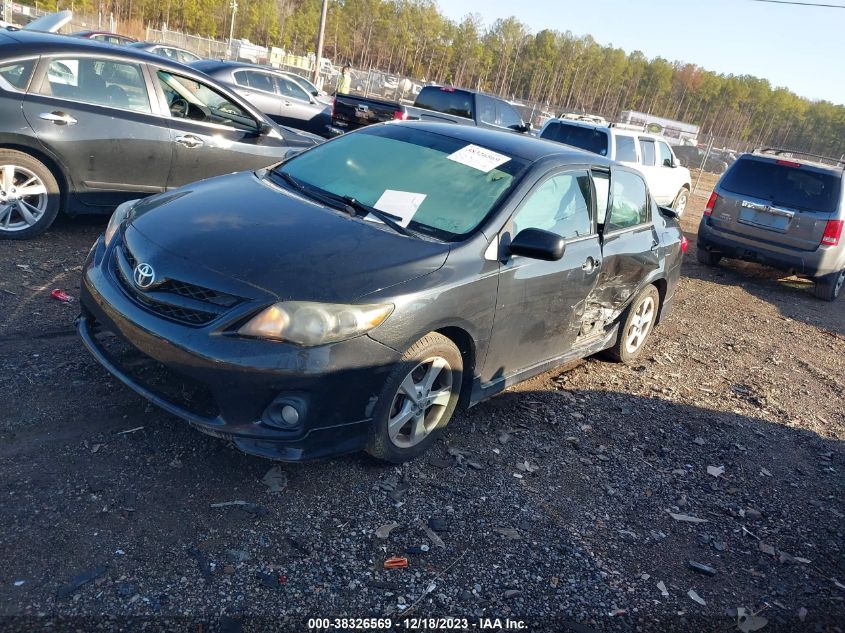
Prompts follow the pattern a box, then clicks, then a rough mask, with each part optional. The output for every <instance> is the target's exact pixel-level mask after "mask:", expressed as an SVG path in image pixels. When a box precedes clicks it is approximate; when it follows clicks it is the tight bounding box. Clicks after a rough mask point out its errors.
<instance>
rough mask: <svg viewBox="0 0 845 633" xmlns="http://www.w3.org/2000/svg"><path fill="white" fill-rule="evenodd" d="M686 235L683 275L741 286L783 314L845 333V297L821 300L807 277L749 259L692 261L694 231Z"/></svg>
mask: <svg viewBox="0 0 845 633" xmlns="http://www.w3.org/2000/svg"><path fill="white" fill-rule="evenodd" d="M686 236H687V239H689V240H690V242H691V244H690V246H691V248H690V250H689V252H688V253H687V255H686V257H685V258H684V264H683V274H684V275H685V276H686V277H690V278H692V279H700V280H703V281H708V282H713V283H717V284H719V285H723V286H737V287H741V288H742V289H743V290H745V291H746V292H748V293H749V294H751V295H753V296H755V297H757V298H758V299H762V300H763V301H766V302H768V303H770V304H772V305H773V306H775V307H776V308H777V309H778V310H779V311H780V313H781V314H782V315H783V316H785V317H788V318H790V319H793V320H794V321H800V322H803V323H806V324H807V325H812V326H814V327H818V328H821V329H823V330H827V331H829V332H832V333H834V334H838V335H840V336H845V297H840V298H839V299H838V300H836V301H833V302H827V301H822V300H821V299H817V298H816V297H815V295H814V294H813V282H811V281H810V280H808V279H800V278H798V277H795V276H793V275H787V274H786V273H784V272H782V271H779V270H776V269H774V268H769V267H767V266H762V265H760V264H754V263H751V262H744V261H740V260H735V259H723V260H722V261H721V262H719V265H718V266H716V267H709V266H705V265H703V264H700V263H698V261H697V260H696V255H695V249H696V246H697V244H696V234H695V233H693V232H687V233H686Z"/></svg>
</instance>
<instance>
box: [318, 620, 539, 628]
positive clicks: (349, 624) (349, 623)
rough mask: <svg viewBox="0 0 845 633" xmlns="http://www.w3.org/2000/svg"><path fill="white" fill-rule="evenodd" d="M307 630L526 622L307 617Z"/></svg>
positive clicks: (504, 625)
mask: <svg viewBox="0 0 845 633" xmlns="http://www.w3.org/2000/svg"><path fill="white" fill-rule="evenodd" d="M307 625H308V629H309V630H317V631H319V630H327V631H328V630H346V631H354V630H367V631H373V630H382V631H385V630H390V629H393V628H400V629H406V630H408V631H446V630H454V631H471V630H479V631H485V630H506V631H527V630H528V625H527V624H526V623H525V621H524V620H515V619H511V618H478V619H476V620H470V619H469V618H452V617H446V618H429V617H418V618H401V619H397V620H393V619H391V618H309V619H308V622H307Z"/></svg>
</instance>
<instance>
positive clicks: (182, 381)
mask: <svg viewBox="0 0 845 633" xmlns="http://www.w3.org/2000/svg"><path fill="white" fill-rule="evenodd" d="M96 337H97V343H98V345H99V347H100V349H101V350H102V351H103V352H104V353H105V354H106V355H107V356H108V357H109V359H110V360H111V361H112V362H113V363H114V364H115V365H116V366H117V367H118V368H119V369H120V371H121V372H122V373H123V374H125V375H126V376H127V377H129V378H130V379H131V380H132V381H133V382H136V383H138V384H140V385H142V386H143V387H146V388H147V389H149V390H150V391H152V392H153V393H155V394H156V395H157V396H159V397H160V398H162V399H164V400H166V401H168V402H170V403H172V404H174V405H176V406H177V407H179V408H181V409H185V410H186V411H189V412H191V413H194V414H196V415H199V416H202V417H205V418H214V417H216V416H217V415H218V414H219V412H220V411H219V409H218V408H217V404H216V403H215V401H214V397H213V396H212V393H211V390H210V389H209V387H208V385H206V384H205V383H202V382H200V381H198V380H194V379H193V378H190V377H187V376H184V375H182V374H180V373H178V372H176V371H173V370H172V369H170V368H169V367H167V366H166V365H163V364H162V363H159V362H158V361H156V360H155V359H153V358H150V357H149V356H147V355H146V354H144V353H143V352H141V351H140V350H138V348H136V347H134V346H133V345H131V344H130V343H128V342H127V341H125V340H124V339H123V338H121V337H119V336H117V335H115V334H113V333H111V332H108V331H101V332H99V333H98V334H97V336H96Z"/></svg>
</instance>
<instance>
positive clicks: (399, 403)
mask: <svg viewBox="0 0 845 633" xmlns="http://www.w3.org/2000/svg"><path fill="white" fill-rule="evenodd" d="M436 367H439V369H438V370H437V371H436V373H435V374H434V375H433V380H434V382H433V383H430V387H431V388H430V390H429V389H428V388H427V387H426V380H427V379H429V378H432V375H431V374H430V373H429V372H432V371H434V369H435V368H436ZM409 381H410V382H409ZM462 384H463V358H462V357H461V352H460V350H459V349H458V348H457V347H456V346H455V344H454V343H453V342H452V341H451V340H449V339H448V338H446V337H445V336H443V335H442V334H438V333H437V332H431V333H429V334H426V335H425V336H424V337H422V338H421V339H420V340H419V341H417V342H416V343H414V344H413V345H412V346H411V347H410V349H408V351H406V352H405V353H404V354H402V358H401V359H400V360H399V363H398V364H397V366H396V368H395V369H394V370H393V371H392V372H391V373H390V375H389V376H388V378H387V382H386V383H385V385H384V388H383V389H382V392H381V394H380V395H379V397H378V400H377V402H376V406H375V408H374V410H373V423H372V425H371V427H370V437H369V440H368V442H367V449H366V450H367V452H368V453H369V454H370V455H372V456H373V457H376V458H378V459H382V460H385V461H388V462H392V463H394V464H400V463H402V462H406V461H409V460H411V459H414V458H415V457H418V456H419V455H421V454H422V453H424V452H425V451H426V450H427V449H428V448H429V447H430V446H431V445H432V444H433V443H434V442H436V441H437V438H438V437H440V436H441V435H442V434H443V431H444V429H445V428H446V425H447V424H448V423H449V420H450V419H451V418H452V415H453V414H454V413H455V408H456V407H457V405H458V399H459V397H460V395H461V385H462ZM409 388H410V389H413V390H414V391H415V392H416V395H417V397H418V398H419V396H420V392H421V391H422V392H423V393H429V394H430V393H435V392H436V393H438V394H439V396H438V397H436V398H434V397H432V396H429V397H431V400H430V402H432V403H431V404H428V406H426V405H425V404H422V406H418V405H417V404H416V403H415V402H414V401H413V399H412V398H411V397H409V395H408V394H409V393H410V392H409Z"/></svg>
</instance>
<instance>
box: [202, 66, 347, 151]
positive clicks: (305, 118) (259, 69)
mask: <svg viewBox="0 0 845 633" xmlns="http://www.w3.org/2000/svg"><path fill="white" fill-rule="evenodd" d="M191 66H192V67H193V68H195V69H197V70H199V71H201V72H204V73H205V74H207V75H210V76H212V77H214V78H215V79H216V80H217V81H219V82H221V83H224V84H226V85H227V86H229V87H230V88H232V89H233V90H235V91H236V92H237V93H239V94H240V95H241V96H242V97H243V98H244V99H246V100H247V101H249V102H250V103H252V104H253V105H254V106H255V107H256V108H258V109H259V110H261V111H262V112H263V113H264V114H266V115H267V116H269V117H270V118H271V119H273V120H274V121H277V122H278V123H281V124H282V125H287V126H289V127H293V128H298V129H301V130H307V131H309V132H313V133H315V134H319V135H321V136H328V135H329V132H328V127H329V125H331V104H330V103H326V102H325V101H320V100H319V97H318V96H317V95H314V94H313V93H312V92H311V91H309V90H308V89H307V88H306V87H303V85H302V83H301V82H300V81H298V78H295V77H291V76H290V75H289V74H288V73H285V72H282V71H279V70H276V69H274V68H270V67H267V66H258V65H256V64H248V63H243V62H227V61H214V60H203V61H199V62H195V63H193V64H191Z"/></svg>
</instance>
